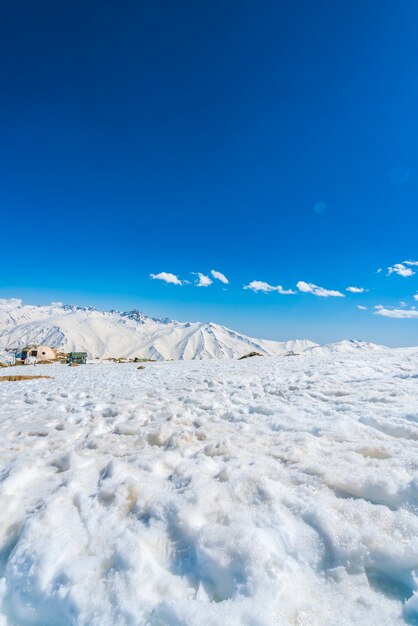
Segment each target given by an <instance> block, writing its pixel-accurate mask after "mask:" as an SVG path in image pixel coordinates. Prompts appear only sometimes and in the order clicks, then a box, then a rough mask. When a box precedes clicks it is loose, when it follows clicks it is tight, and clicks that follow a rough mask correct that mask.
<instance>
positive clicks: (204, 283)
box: [196, 272, 213, 287]
mask: <svg viewBox="0 0 418 626" xmlns="http://www.w3.org/2000/svg"><path fill="white" fill-rule="evenodd" d="M197 275H198V276H199V280H198V282H197V283H196V287H209V285H211V284H212V283H213V280H211V279H210V278H209V276H206V275H205V274H201V273H200V272H198V273H197Z"/></svg>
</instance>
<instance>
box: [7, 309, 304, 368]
mask: <svg viewBox="0 0 418 626" xmlns="http://www.w3.org/2000/svg"><path fill="white" fill-rule="evenodd" d="M28 344H43V345H47V346H50V347H51V348H59V349H60V350H61V351H63V352H71V351H74V350H75V351H83V352H87V353H88V355H89V356H90V357H93V358H109V357H125V358H134V357H138V358H142V359H153V360H157V361H160V360H171V359H175V360H178V359H184V360H191V359H234V358H237V357H240V356H244V355H245V354H246V353H248V352H251V351H257V352H260V353H261V354H264V355H270V356H273V355H279V354H283V353H285V352H289V351H293V352H303V350H305V349H306V348H309V347H312V346H315V345H316V344H315V343H314V342H312V341H309V340H307V339H302V340H298V339H296V340H290V341H269V340H263V339H253V338H252V337H247V336H246V335H243V334H241V333H237V332H235V331H233V330H230V329H229V328H225V326H220V325H219V324H213V323H204V322H176V321H173V320H169V319H162V320H160V319H154V318H151V317H148V316H147V315H144V314H143V313H141V312H139V311H137V310H132V311H128V312H125V313H121V312H120V311H98V310H96V309H92V308H83V307H77V306H68V305H62V304H60V303H58V304H56V303H55V304H51V305H46V306H34V305H24V304H23V303H22V301H21V300H17V299H2V300H0V349H5V348H8V349H19V348H23V347H24V346H26V345H28Z"/></svg>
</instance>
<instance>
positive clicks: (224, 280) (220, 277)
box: [210, 270, 229, 285]
mask: <svg viewBox="0 0 418 626" xmlns="http://www.w3.org/2000/svg"><path fill="white" fill-rule="evenodd" d="M210 273H211V274H212V276H213V278H216V280H220V281H221V283H223V284H224V285H228V283H229V280H228V279H227V277H226V276H225V274H222V272H217V271H216V270H211V271H210Z"/></svg>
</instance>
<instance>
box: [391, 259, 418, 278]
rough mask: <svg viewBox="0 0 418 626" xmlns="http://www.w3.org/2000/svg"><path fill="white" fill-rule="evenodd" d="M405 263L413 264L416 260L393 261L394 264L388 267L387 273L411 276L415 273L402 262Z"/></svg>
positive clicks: (405, 276)
mask: <svg viewBox="0 0 418 626" xmlns="http://www.w3.org/2000/svg"><path fill="white" fill-rule="evenodd" d="M405 263H406V264H407V265H415V263H416V261H404V263H395V265H393V266H392V267H388V273H387V275H388V276H390V275H391V274H398V276H403V277H404V278H407V277H408V276H413V275H414V274H415V272H414V270H412V269H411V268H410V267H406V266H405V265H404V264H405Z"/></svg>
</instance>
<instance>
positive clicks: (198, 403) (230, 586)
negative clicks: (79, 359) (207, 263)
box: [0, 349, 418, 626]
mask: <svg viewBox="0 0 418 626" xmlns="http://www.w3.org/2000/svg"><path fill="white" fill-rule="evenodd" d="M3 373H4V374H7V373H13V374H18V373H24V374H30V373H35V374H48V375H50V376H54V379H53V380H46V379H41V380H33V381H24V382H1V383H0V407H1V419H0V428H1V431H0V432H1V441H2V446H1V453H0V477H1V482H0V511H1V516H0V577H1V581H0V606H1V608H0V613H1V616H0V624H1V625H2V626H6V625H7V626H27V625H28V626H29V625H31V626H70V625H71V626H76V625H77V626H133V625H135V626H138V625H139V626H140V625H144V626H145V625H147V626H148V625H150V626H164V625H167V626H168V625H170V626H202V625H203V626H220V625H224V624H225V625H228V626H242V625H244V626H271V625H275V626H285V625H286V626H288V625H294V626H308V625H309V626H337V625H338V626H353V625H362V626H363V625H367V626H396V625H398V624H409V625H413V624H417V623H418V595H417V593H418V592H417V589H418V518H417V513H418V506H417V503H418V500H417V498H418V450H417V448H418V402H417V398H418V349H409V350H406V349H402V350H401V349H399V350H390V349H386V350H381V351H378V350H376V349H370V350H367V349H363V350H361V351H356V350H353V351H351V352H350V351H346V352H333V353H328V354H326V353H324V354H323V353H319V354H318V353H315V351H313V352H312V353H311V354H309V353H305V354H303V355H301V356H297V357H287V358H286V357H275V358H266V357H264V358H263V357H258V358H254V359H246V360H245V361H222V362H215V361H206V362H173V363H170V362H165V363H152V364H147V365H146V368H145V369H144V370H138V369H137V368H136V366H135V365H130V364H123V365H117V364H91V365H86V366H80V367H76V368H70V367H67V366H64V365H58V364H57V365H49V366H48V365H36V366H28V367H15V368H10V369H3V370H2V372H1V374H3Z"/></svg>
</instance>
